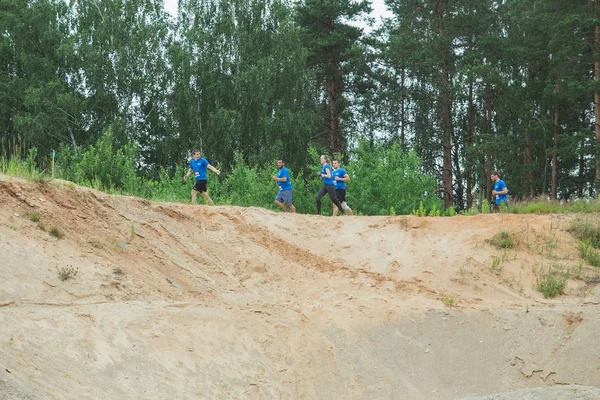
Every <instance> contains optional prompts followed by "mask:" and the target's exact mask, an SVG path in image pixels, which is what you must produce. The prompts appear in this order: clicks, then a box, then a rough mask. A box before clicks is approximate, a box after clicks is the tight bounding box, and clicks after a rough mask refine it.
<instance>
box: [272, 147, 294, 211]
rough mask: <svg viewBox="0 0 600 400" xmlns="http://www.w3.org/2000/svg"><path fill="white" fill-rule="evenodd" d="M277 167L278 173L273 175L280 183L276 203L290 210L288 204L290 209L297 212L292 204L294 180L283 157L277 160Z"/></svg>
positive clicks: (283, 208)
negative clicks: (291, 178)
mask: <svg viewBox="0 0 600 400" xmlns="http://www.w3.org/2000/svg"><path fill="white" fill-rule="evenodd" d="M277 169H279V171H278V172H277V175H273V180H274V181H275V182H277V184H278V185H279V193H277V196H276V197H275V204H277V206H278V207H279V208H281V209H282V210H283V211H288V209H287V208H286V206H287V207H289V211H291V212H293V213H295V212H296V207H294V205H293V204H292V181H291V180H290V173H289V172H288V170H287V168H286V167H285V160H284V159H283V158H280V159H279V160H277Z"/></svg>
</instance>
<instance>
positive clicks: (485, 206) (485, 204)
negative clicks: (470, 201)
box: [481, 199, 490, 214]
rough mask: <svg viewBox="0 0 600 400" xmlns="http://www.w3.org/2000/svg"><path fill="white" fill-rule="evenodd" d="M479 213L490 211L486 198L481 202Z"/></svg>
mask: <svg viewBox="0 0 600 400" xmlns="http://www.w3.org/2000/svg"><path fill="white" fill-rule="evenodd" d="M481 213H482V214H489V213H490V203H489V202H488V201H487V199H485V200H483V203H482V205H481Z"/></svg>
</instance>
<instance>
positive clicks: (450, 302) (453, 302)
mask: <svg viewBox="0 0 600 400" xmlns="http://www.w3.org/2000/svg"><path fill="white" fill-rule="evenodd" d="M442 303H444V305H445V306H446V307H456V306H457V305H458V299H457V298H456V297H444V298H443V299H442Z"/></svg>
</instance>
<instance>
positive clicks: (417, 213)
mask: <svg viewBox="0 0 600 400" xmlns="http://www.w3.org/2000/svg"><path fill="white" fill-rule="evenodd" d="M412 214H413V215H415V216H417V217H425V216H426V215H427V210H426V209H425V206H424V205H423V202H422V201H419V208H417V209H416V210H413V211H412Z"/></svg>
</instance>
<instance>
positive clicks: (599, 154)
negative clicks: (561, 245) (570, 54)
mask: <svg viewBox="0 0 600 400" xmlns="http://www.w3.org/2000/svg"><path fill="white" fill-rule="evenodd" d="M594 4H595V8H596V13H598V12H600V0H595V1H594ZM598 53H600V25H599V24H596V27H595V30H594V55H595V59H597V60H598V61H596V62H594V79H595V80H596V82H598V81H600V59H598ZM594 132H595V133H596V146H595V148H596V152H595V155H596V182H595V185H594V186H595V187H596V195H598V193H599V192H600V151H598V149H599V143H600V92H599V91H598V90H596V91H594Z"/></svg>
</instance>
